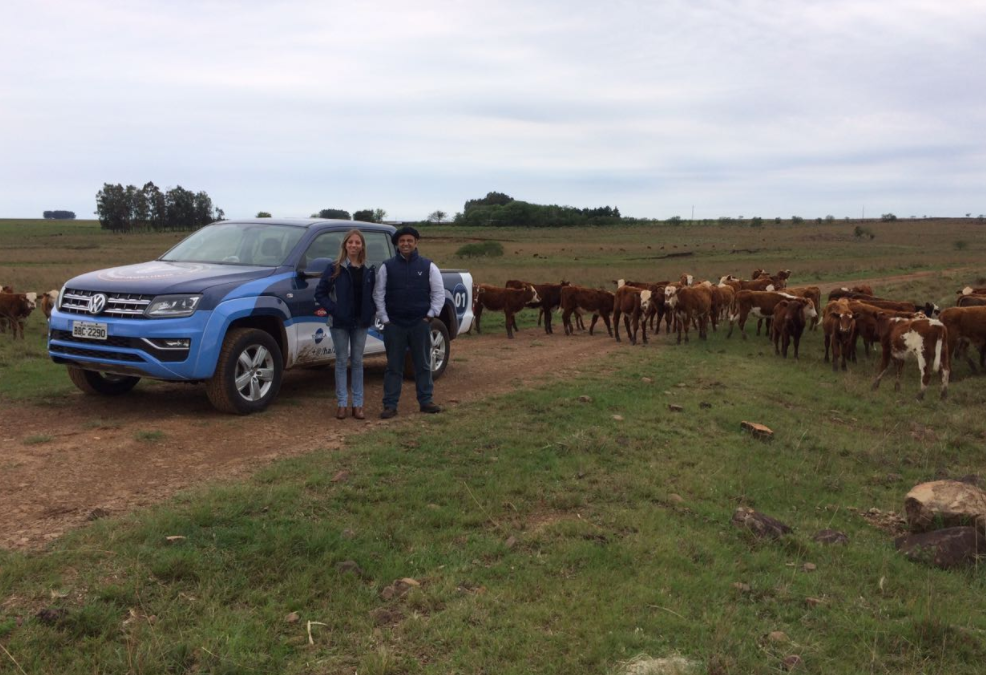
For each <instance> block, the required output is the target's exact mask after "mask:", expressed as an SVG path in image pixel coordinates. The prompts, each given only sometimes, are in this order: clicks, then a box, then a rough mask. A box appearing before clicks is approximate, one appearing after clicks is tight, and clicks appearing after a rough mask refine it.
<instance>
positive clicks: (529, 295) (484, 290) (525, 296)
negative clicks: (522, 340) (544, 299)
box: [473, 284, 540, 340]
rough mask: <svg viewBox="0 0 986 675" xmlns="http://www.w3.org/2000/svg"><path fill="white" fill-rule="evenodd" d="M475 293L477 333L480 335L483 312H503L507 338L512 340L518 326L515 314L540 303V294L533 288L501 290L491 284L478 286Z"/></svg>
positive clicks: (474, 305) (474, 311) (474, 306)
mask: <svg viewBox="0 0 986 675" xmlns="http://www.w3.org/2000/svg"><path fill="white" fill-rule="evenodd" d="M473 292H474V293H475V296H474V297H473V314H474V315H475V318H476V322H475V323H476V332H477V333H479V334H480V335H482V334H483V331H482V330H481V329H480V326H479V321H480V319H481V318H482V316H483V310H484V309H489V310H492V311H494V312H503V313H504V315H505V318H506V324H507V337H508V338H510V339H511V340H512V339H513V337H514V330H513V327H514V326H515V325H516V324H515V321H514V314H516V313H517V312H519V311H521V310H523V309H524V308H525V307H527V305H528V304H533V303H537V302H539V301H540V298H539V297H538V293H537V291H536V290H534V287H533V286H528V287H527V288H500V287H498V286H491V285H489V284H478V285H477V286H476V287H475V288H474V289H473Z"/></svg>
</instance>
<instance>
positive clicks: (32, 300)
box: [24, 292, 38, 309]
mask: <svg viewBox="0 0 986 675" xmlns="http://www.w3.org/2000/svg"><path fill="white" fill-rule="evenodd" d="M24 299H25V300H26V301H27V307H28V309H35V308H36V307H37V306H38V294H37V293H33V292H32V293H25V294H24Z"/></svg>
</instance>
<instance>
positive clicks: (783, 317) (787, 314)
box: [771, 298, 818, 359]
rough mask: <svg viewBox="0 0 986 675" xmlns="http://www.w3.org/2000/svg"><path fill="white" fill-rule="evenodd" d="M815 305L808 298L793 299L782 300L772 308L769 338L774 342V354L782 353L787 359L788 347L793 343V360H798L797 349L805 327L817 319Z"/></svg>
mask: <svg viewBox="0 0 986 675" xmlns="http://www.w3.org/2000/svg"><path fill="white" fill-rule="evenodd" d="M817 316H818V312H816V311H815V305H814V304H813V303H812V301H811V300H809V299H808V298H793V299H791V300H782V301H781V302H779V303H777V306H776V307H774V320H773V324H772V325H771V337H772V338H773V340H774V353H776V354H780V353H782V352H783V354H784V358H785V359H786V358H787V348H788V345H789V344H790V343H791V342H792V341H793V342H794V358H798V348H799V347H800V345H801V336H802V335H803V334H804V332H805V326H806V325H807V324H808V322H809V321H811V319H812V318H813V317H817Z"/></svg>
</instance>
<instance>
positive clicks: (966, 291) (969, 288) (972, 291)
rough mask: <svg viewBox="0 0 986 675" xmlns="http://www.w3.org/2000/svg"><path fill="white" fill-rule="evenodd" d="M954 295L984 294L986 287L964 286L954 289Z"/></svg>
mask: <svg viewBox="0 0 986 675" xmlns="http://www.w3.org/2000/svg"><path fill="white" fill-rule="evenodd" d="M955 294H956V295H986V287H982V286H980V287H979V288H974V287H972V286H966V287H965V288H963V289H960V290H958V291H955Z"/></svg>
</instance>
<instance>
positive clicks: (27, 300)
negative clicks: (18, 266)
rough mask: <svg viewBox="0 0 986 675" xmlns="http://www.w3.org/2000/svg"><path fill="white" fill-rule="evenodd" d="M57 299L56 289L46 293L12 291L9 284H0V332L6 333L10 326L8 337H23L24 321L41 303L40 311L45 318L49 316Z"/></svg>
mask: <svg viewBox="0 0 986 675" xmlns="http://www.w3.org/2000/svg"><path fill="white" fill-rule="evenodd" d="M39 296H40V297H39ZM57 299H58V291H48V292H47V293H40V294H39V293H14V289H13V288H11V287H10V286H5V285H0V333H6V332H7V329H8V328H10V337H11V338H12V339H15V340H16V339H17V335H18V334H20V336H21V339H22V340H23V339H24V321H26V320H27V317H29V316H31V312H33V311H34V310H35V309H37V307H38V303H39V302H40V304H41V311H43V312H44V314H45V318H46V319H50V318H51V310H52V309H54V307H55V301H56V300H57Z"/></svg>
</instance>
